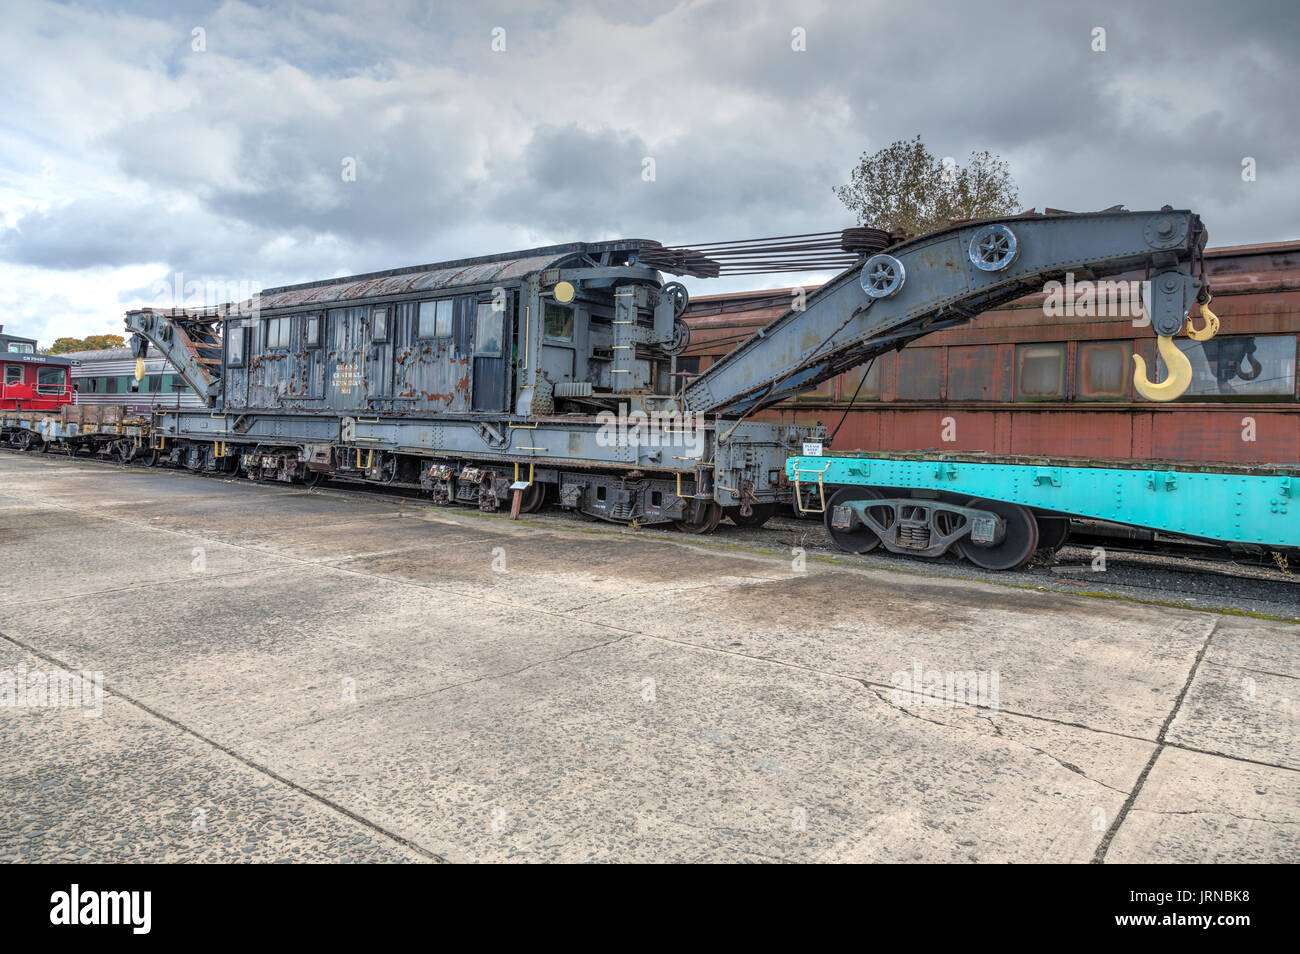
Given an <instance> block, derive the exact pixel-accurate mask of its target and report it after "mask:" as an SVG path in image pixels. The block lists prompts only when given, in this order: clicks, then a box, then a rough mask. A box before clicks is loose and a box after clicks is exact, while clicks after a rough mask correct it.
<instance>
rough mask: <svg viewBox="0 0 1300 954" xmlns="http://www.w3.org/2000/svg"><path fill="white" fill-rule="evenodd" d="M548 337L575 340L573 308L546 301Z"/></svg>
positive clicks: (559, 339)
mask: <svg viewBox="0 0 1300 954" xmlns="http://www.w3.org/2000/svg"><path fill="white" fill-rule="evenodd" d="M546 337H548V338H555V339H556V340H558V341H572V340H573V309H572V308H566V307H565V306H564V305H556V304H554V303H552V302H549V301H548V302H547V303H546Z"/></svg>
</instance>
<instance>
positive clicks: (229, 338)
mask: <svg viewBox="0 0 1300 954" xmlns="http://www.w3.org/2000/svg"><path fill="white" fill-rule="evenodd" d="M226 363H227V364H229V365H230V366H231V367H232V368H237V367H239V366H240V365H241V364H243V363H244V329H243V328H240V327H239V326H238V325H227V326H226Z"/></svg>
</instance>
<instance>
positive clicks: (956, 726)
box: [0, 452, 1300, 862]
mask: <svg viewBox="0 0 1300 954" xmlns="http://www.w3.org/2000/svg"><path fill="white" fill-rule="evenodd" d="M724 534H725V531H724V532H723V533H720V534H719V536H718V537H716V538H715V539H713V540H711V541H709V540H706V541H700V540H697V539H695V538H692V537H687V536H685V535H682V536H681V537H680V538H679V537H673V538H664V537H648V536H647V535H644V534H637V533H635V532H632V531H627V530H623V529H621V528H617V527H612V526H605V525H599V524H578V523H548V524H546V525H544V526H534V525H528V524H524V523H511V522H509V521H507V520H505V519H502V518H499V517H488V516H482V515H478V514H471V513H459V512H456V511H449V510H441V509H436V508H432V507H429V506H427V505H425V504H423V503H417V502H408V503H407V504H404V505H403V504H397V503H394V502H392V501H389V500H375V499H367V498H364V497H360V496H358V495H351V494H332V493H329V492H328V491H327V492H324V493H306V492H303V491H300V490H290V489H286V488H279V487H264V486H258V485H250V484H246V483H239V482H226V481H220V480H214V479H205V478H198V477H192V476H189V475H184V474H178V473H172V472H165V471H148V470H144V469H110V468H105V467H102V466H97V465H93V464H86V463H78V462H73V461H68V460H67V459H58V458H48V457H45V458H42V457H37V456H22V455H18V454H15V453H11V452H0V583H2V585H0V634H3V638H2V639H0V679H2V678H3V676H4V673H6V672H7V673H11V674H13V673H17V672H18V671H19V667H25V671H26V672H27V673H28V674H31V673H37V672H40V673H48V672H51V671H53V670H55V669H57V668H60V667H61V668H64V669H69V670H73V669H75V670H88V671H98V672H102V673H103V682H104V693H105V694H104V698H103V707H102V714H101V715H98V716H94V715H90V716H88V715H87V714H86V713H85V712H84V711H82V710H81V709H77V708H72V707H67V706H65V707H50V706H36V705H30V704H29V705H24V706H14V705H11V706H6V707H3V708H0V740H3V743H4V744H3V746H2V747H0V778H2V779H3V782H0V858H2V859H4V860H11V861H12V860H32V861H56V860H83V861H116V860H135V861H170V860H179V861H198V860H221V861H225V860H250V861H269V860H282V859H287V860H300V861H328V860H352V861H430V860H438V859H446V860H451V861H513V860H519V861H587V860H595V861H610V860H618V861H908V860H916V861H1073V862H1086V861H1091V860H1105V861H1163V860H1168V861H1233V860H1246V861H1296V860H1300V828H1298V825H1300V744H1298V743H1297V739H1298V738H1300V706H1298V705H1297V700H1298V699H1300V692H1298V691H1297V676H1300V629H1297V628H1296V627H1295V626H1292V625H1289V624H1286V623H1280V622H1274V621H1268V620H1256V619H1249V618H1238V617H1231V616H1221V615H1215V614H1209V613H1197V612H1191V611H1185V610H1180V609H1171V608H1165V607H1159V606H1149V605H1140V604H1135V603H1127V602H1123V601H1117V600H1099V599H1092V598H1088V597H1084V596H1073V595H1068V594H1062V593H1056V592H1039V591H1035V590H1030V589H1019V588H1009V587H1004V586H999V585H995V584H988V583H982V582H972V581H965V580H957V579H951V578H939V577H929V576H927V575H925V574H924V573H917V572H915V564H910V565H909V566H910V567H911V569H910V570H909V572H906V573H903V572H891V571H888V570H878V569H861V568H855V567H852V566H841V565H836V564H831V563H827V562H822V561H818V560H816V559H813V558H811V557H809V556H808V555H804V556H803V557H802V558H800V557H799V555H797V554H766V553H760V552H756V551H753V550H745V549H736V550H732V549H727V548H725V547H723V546H719V545H718V544H719V543H722V542H725V535H724ZM917 674H919V675H920V680H919V684H917V685H913V684H912V680H913V679H914V678H915V676H916V675H917ZM936 674H937V675H936ZM950 674H955V679H956V685H957V687H958V688H960V687H961V685H962V681H963V680H965V679H969V680H970V682H969V684H968V688H978V689H979V692H980V693H981V694H980V695H979V697H978V698H977V699H975V700H974V701H975V702H976V704H975V705H971V704H969V702H970V701H971V700H970V698H969V694H967V695H966V696H963V697H962V698H961V699H958V700H954V699H953V698H952V694H953V685H952V678H953V677H952V676H951V675H950ZM932 677H933V678H932ZM945 678H948V680H949V681H948V683H945V682H944V680H945ZM935 679H937V680H938V681H937V682H936V681H934V680H935Z"/></svg>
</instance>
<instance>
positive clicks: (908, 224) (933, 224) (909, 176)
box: [835, 136, 1020, 235]
mask: <svg viewBox="0 0 1300 954" xmlns="http://www.w3.org/2000/svg"><path fill="white" fill-rule="evenodd" d="M835 194H836V195H837V196H839V199H840V201H841V202H843V203H844V204H845V206H847V207H848V209H849V211H851V212H852V213H853V214H854V215H856V216H857V217H858V222H859V223H860V224H862V225H874V226H876V227H877V228H885V229H898V230H900V231H903V232H906V233H907V234H909V235H921V234H923V233H925V232H932V231H934V230H935V229H940V228H943V227H944V226H946V225H947V224H948V223H949V221H950V220H952V219H982V218H991V217H994V216H999V215H1014V214H1015V213H1016V212H1017V211H1019V208H1020V190H1019V189H1018V188H1017V187H1016V183H1015V180H1014V179H1012V177H1011V170H1010V168H1009V167H1008V165H1007V163H1006V161H1005V160H1003V159H1002V158H1000V157H998V156H995V155H993V154H992V153H990V152H988V151H984V152H973V153H971V156H970V162H969V164H968V165H965V166H959V165H957V163H956V162H955V161H954V160H951V159H949V160H947V162H945V161H943V160H941V159H936V158H935V157H934V156H933V155H932V154H931V153H930V150H929V149H927V148H926V147H925V143H923V142H921V137H920V136H917V137H916V138H915V139H911V140H908V139H900V140H898V141H897V142H893V143H890V144H889V145H888V146H886V147H885V148H884V149H881V150H879V151H878V152H874V153H863V154H862V159H861V161H860V162H859V163H858V166H857V168H856V169H854V170H853V173H852V174H851V176H850V178H849V182H848V183H847V184H845V185H842V186H839V187H838V188H836V189H835Z"/></svg>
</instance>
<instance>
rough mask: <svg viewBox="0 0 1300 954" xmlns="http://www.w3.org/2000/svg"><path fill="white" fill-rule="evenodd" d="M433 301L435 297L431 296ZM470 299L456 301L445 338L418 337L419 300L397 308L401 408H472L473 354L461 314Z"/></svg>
mask: <svg viewBox="0 0 1300 954" xmlns="http://www.w3.org/2000/svg"><path fill="white" fill-rule="evenodd" d="M430 300H432V299H430ZM468 301H469V299H467V298H464V297H463V296H462V297H461V298H459V299H455V300H454V301H453V306H452V307H453V315H454V318H453V330H452V334H451V335H449V336H446V337H428V338H421V337H420V336H419V307H420V306H419V302H409V303H403V304H402V305H401V306H399V307H398V310H397V326H398V329H399V332H398V333H399V335H400V338H399V339H398V340H397V341H395V342H394V348H395V352H396V354H395V358H394V371H393V374H394V383H393V396H394V398H395V399H396V402H397V407H398V409H409V410H411V411H465V410H469V407H470V393H471V379H472V372H471V354H470V351H469V348H468V347H467V343H466V340H465V331H464V322H463V320H462V318H461V316H462V315H463V313H464V309H465V307H466V305H465V303H466V302H468Z"/></svg>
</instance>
